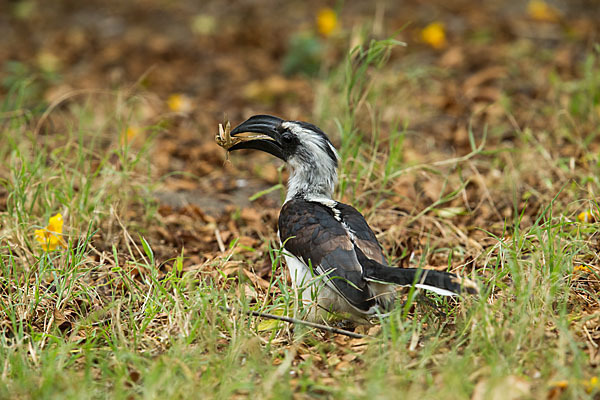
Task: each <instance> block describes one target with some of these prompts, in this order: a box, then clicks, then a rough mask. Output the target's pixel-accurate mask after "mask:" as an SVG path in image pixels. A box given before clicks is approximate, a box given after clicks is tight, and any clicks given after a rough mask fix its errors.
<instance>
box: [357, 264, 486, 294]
mask: <svg viewBox="0 0 600 400" xmlns="http://www.w3.org/2000/svg"><path fill="white" fill-rule="evenodd" d="M373 264H375V265H373ZM364 272H365V278H366V279H367V280H371V281H376V282H383V283H393V284H396V285H400V286H412V285H415V287H418V288H422V289H427V290H431V291H432V292H435V293H437V294H440V295H442V296H454V295H457V294H462V293H468V294H478V293H479V288H478V287H477V284H476V283H475V282H473V281H472V280H470V279H467V278H461V277H459V276H458V275H455V274H451V273H449V272H442V271H435V270H431V269H420V268H394V267H387V266H385V265H381V264H378V263H370V265H369V267H367V268H365V271H364Z"/></svg>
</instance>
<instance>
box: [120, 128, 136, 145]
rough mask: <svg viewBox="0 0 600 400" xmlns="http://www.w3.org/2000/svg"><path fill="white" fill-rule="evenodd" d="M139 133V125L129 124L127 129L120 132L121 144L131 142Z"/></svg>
mask: <svg viewBox="0 0 600 400" xmlns="http://www.w3.org/2000/svg"><path fill="white" fill-rule="evenodd" d="M139 133H140V127H139V126H137V125H129V126H128V127H127V129H125V130H124V131H123V132H121V144H122V145H125V144H127V143H131V141H132V140H133V139H134V138H135V137H136V136H137V135H138V134H139Z"/></svg>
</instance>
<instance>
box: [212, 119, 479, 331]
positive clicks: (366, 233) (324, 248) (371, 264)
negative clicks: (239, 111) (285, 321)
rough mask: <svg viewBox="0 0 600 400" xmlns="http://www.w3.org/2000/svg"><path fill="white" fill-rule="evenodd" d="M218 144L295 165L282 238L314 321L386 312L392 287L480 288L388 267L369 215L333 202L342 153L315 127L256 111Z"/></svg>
mask: <svg viewBox="0 0 600 400" xmlns="http://www.w3.org/2000/svg"><path fill="white" fill-rule="evenodd" d="M228 128H229V126H228ZM223 134H224V135H225V137H224V136H223ZM217 142H218V143H219V144H220V145H221V146H222V147H224V148H225V149H226V150H227V151H229V152H230V151H234V150H240V149H256V150H262V151H265V152H267V153H270V154H272V155H274V156H275V157H278V158H280V159H282V160H283V161H285V162H286V163H287V165H288V166H289V167H290V169H291V171H290V176H289V180H288V189H287V196H286V199H285V203H284V204H283V207H282V208H281V212H280V214H279V223H278V225H279V239H280V242H281V244H282V245H283V247H284V251H283V254H284V257H285V260H286V264H287V267H288V269H289V272H290V276H291V280H292V284H293V286H294V287H295V288H296V289H297V290H299V291H300V293H301V298H302V302H303V303H304V304H305V305H308V306H309V307H310V309H309V312H308V314H307V317H308V318H309V319H312V320H315V319H318V318H319V317H324V316H326V314H327V312H336V313H337V312H341V313H349V314H351V315H352V316H354V317H357V319H365V318H367V317H368V316H369V315H373V314H375V313H383V312H385V311H387V310H389V309H390V306H391V305H392V304H393V302H394V297H395V296H394V294H395V291H394V285H400V286H412V285H414V286H415V287H418V288H423V289H428V290H431V291H433V292H436V293H438V294H441V295H446V296H452V295H457V294H461V293H463V292H466V293H469V294H476V293H478V288H477V285H476V284H475V283H474V282H473V281H471V280H469V279H467V278H461V277H459V276H457V275H455V274H451V273H448V272H440V271H434V270H425V269H419V268H397V267H391V266H389V265H388V264H387V262H386V259H385V257H384V254H383V251H382V248H381V245H380V244H379V242H378V241H377V238H376V237H375V234H374V233H373V231H372V230H371V228H370V227H369V225H368V224H367V222H366V220H365V218H364V217H363V216H362V215H361V214H360V213H359V212H358V211H357V210H356V209H355V208H353V207H352V206H349V205H347V204H343V203H340V202H337V201H335V200H333V198H332V196H333V192H334V188H335V185H336V183H337V166H338V154H337V151H336V149H335V147H334V146H333V144H332V143H331V141H330V140H329V138H328V137H327V135H326V134H325V133H324V132H323V131H322V130H321V129H319V128H317V127H316V126H315V125H313V124H310V123H306V122H301V121H286V120H283V119H281V118H278V117H274V116H271V115H255V116H253V117H251V118H249V119H248V120H246V121H245V122H243V123H241V124H240V125H238V126H237V127H235V128H234V129H233V130H231V131H229V129H227V130H226V131H223V130H222V129H221V127H220V134H219V135H218V136H217Z"/></svg>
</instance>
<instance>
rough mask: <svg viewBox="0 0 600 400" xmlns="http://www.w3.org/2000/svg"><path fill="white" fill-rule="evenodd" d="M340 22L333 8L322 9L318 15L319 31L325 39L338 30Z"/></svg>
mask: <svg viewBox="0 0 600 400" xmlns="http://www.w3.org/2000/svg"><path fill="white" fill-rule="evenodd" d="M337 27H338V20H337V14H336V13H335V11H333V10H332V9H331V8H321V9H320V10H319V13H318V14H317V30H318V31H319V33H320V34H321V35H323V36H325V37H328V36H331V34H332V33H333V32H334V31H335V30H336V29H337Z"/></svg>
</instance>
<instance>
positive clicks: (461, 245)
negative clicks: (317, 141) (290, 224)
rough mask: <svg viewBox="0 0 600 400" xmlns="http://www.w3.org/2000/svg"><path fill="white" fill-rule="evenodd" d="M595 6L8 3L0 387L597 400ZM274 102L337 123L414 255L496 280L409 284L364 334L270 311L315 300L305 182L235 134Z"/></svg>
mask: <svg viewBox="0 0 600 400" xmlns="http://www.w3.org/2000/svg"><path fill="white" fill-rule="evenodd" d="M598 20H600V7H598V4H597V3H596V2H595V1H592V0H587V1H586V0H579V1H564V2H560V1H556V2H548V3H546V2H543V1H540V0H538V1H536V0H533V1H530V2H520V1H508V2H493V1H484V2H479V3H477V4H474V3H473V2H467V1H453V2H443V1H432V2H427V3H424V2H419V1H416V0H409V1H403V2H393V1H389V2H386V1H377V2H355V1H346V2H319V1H287V2H277V1H271V0H259V1H232V2H220V1H203V2H194V1H178V2H168V1H162V0H137V1H130V2H123V1H121V2H117V1H112V0H109V1H87V2H77V1H72V0H57V1H54V2H52V4H51V5H49V4H47V2H43V1H37V0H21V1H10V2H4V3H1V4H0V35H2V37H3V40H2V41H0V60H1V61H0V63H1V65H0V80H1V82H2V86H1V87H0V99H1V100H2V103H1V108H0V132H1V133H2V141H1V142H0V158H1V159H2V163H1V164H0V183H1V185H0V260H1V261H0V267H1V268H2V273H1V274H0V279H1V285H0V326H1V327H2V335H0V340H1V346H0V347H1V348H0V371H1V375H0V376H2V383H1V384H0V396H1V397H11V398H39V397H78V398H81V397H92V398H96V397H110V398H136V397H143V398H145V397H149V398H152V397H160V398H172V397H174V398H187V397H197V396H200V395H207V396H211V397H219V398H221V397H227V398H229V397H234V398H236V397H250V396H252V397H255V396H261V397H272V398H279V397H294V398H304V397H306V398H312V397H323V398H330V397H331V398H349V397H357V398H364V397H377V398H379V397H381V398H387V397H397V396H398V394H399V393H402V394H404V396H405V397H406V398H472V399H484V398H514V399H516V398H550V399H558V398H598V397H599V396H600V383H598V376H599V373H600V369H599V363H600V301H599V300H598V298H599V295H598V292H599V290H600V261H599V253H600V239H599V236H598V226H600V222H599V212H600V207H599V205H598V199H599V196H598V187H599V186H598V184H599V182H600V178H599V176H600V159H599V152H600V138H599V135H600V61H599V57H600V44H599V43H600V29H599V28H598V25H597V23H596V21H598ZM258 113H268V114H273V115H278V116H281V117H284V118H287V119H299V120H305V121H310V122H313V123H315V124H316V125H318V126H320V127H321V128H322V129H323V130H324V131H325V132H327V133H328V135H329V136H330V138H331V139H332V141H333V143H334V144H335V145H336V146H337V147H338V149H339V150H340V155H341V156H342V159H343V161H342V163H341V165H340V185H339V188H338V190H337V193H336V196H337V198H338V199H340V200H341V201H344V202H346V203H350V204H353V205H354V206H355V207H357V208H358V209H359V210H360V211H361V212H363V213H364V215H365V216H366V217H367V220H368V221H369V223H370V224H371V226H372V227H373V229H374V231H375V233H376V234H377V237H378V238H379V240H380V241H381V243H382V245H383V247H384V249H385V253H386V257H387V258H388V260H389V262H390V264H392V265H398V266H400V267H423V268H434V269H439V270H449V271H453V272H456V273H459V274H462V275H467V276H469V277H471V278H472V279H475V280H476V281H477V282H478V283H479V284H480V285H481V288H482V294H481V296H480V297H479V298H471V297H469V298H464V299H459V300H456V299H450V300H449V299H443V298H438V297H436V296H432V295H427V294H424V293H414V292H412V291H405V290H402V291H400V292H399V300H398V303H397V307H396V310H395V311H394V312H393V313H392V314H391V315H390V316H389V317H385V318H381V319H379V318H375V320H374V321H372V324H370V325H360V326H351V327H349V328H348V327H347V328H348V329H350V330H352V331H354V332H355V333H358V334H360V335H364V336H365V337H363V338H351V337H348V336H346V335H343V334H333V333H328V332H324V331H321V330H319V329H308V328H307V327H305V326H303V325H301V324H289V323H283V322H277V321H272V320H269V319H265V318H260V317H255V316H249V315H246V314H245V313H244V311H248V310H253V311H258V312H263V313H271V314H277V315H287V316H290V317H296V318H301V316H302V310H301V309H299V308H298V307H297V302H296V299H295V296H294V292H293V290H292V289H291V287H290V285H289V280H288V277H287V275H286V272H285V267H284V266H283V265H282V263H281V262H280V256H281V254H280V252H279V251H278V243H277V239H276V237H277V232H276V225H277V216H278V210H279V207H280V204H281V199H282V196H283V195H284V193H285V180H286V177H287V172H286V170H285V169H283V168H281V163H280V162H279V161H278V160H274V159H272V158H271V157H269V156H268V155H266V154H258V153H252V152H248V153H235V154H232V155H231V156H229V157H228V156H227V155H226V154H225V152H224V151H223V150H222V149H221V148H219V147H218V146H217V144H216V143H215V141H214V137H215V134H216V133H217V127H218V124H219V123H224V122H225V121H231V123H232V124H233V125H235V124H237V123H239V122H241V121H243V120H244V119H246V118H247V117H249V116H251V115H254V114H258ZM57 214H60V216H57ZM231 309H233V311H229V310H231ZM339 319H341V320H342V321H343V316H339ZM338 322H339V320H338V321H337V322H335V321H334V322H332V323H334V324H335V323H338Z"/></svg>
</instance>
